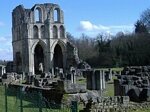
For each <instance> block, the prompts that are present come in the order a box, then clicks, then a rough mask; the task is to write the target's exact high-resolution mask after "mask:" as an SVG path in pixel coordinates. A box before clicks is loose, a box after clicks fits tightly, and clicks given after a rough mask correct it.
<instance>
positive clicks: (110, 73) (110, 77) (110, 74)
mask: <svg viewBox="0 0 150 112" xmlns="http://www.w3.org/2000/svg"><path fill="white" fill-rule="evenodd" d="M109 79H110V80H112V70H111V69H109Z"/></svg>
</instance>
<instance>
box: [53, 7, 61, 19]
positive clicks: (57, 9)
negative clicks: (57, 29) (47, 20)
mask: <svg viewBox="0 0 150 112" xmlns="http://www.w3.org/2000/svg"><path fill="white" fill-rule="evenodd" d="M54 22H60V9H59V8H56V9H54Z"/></svg>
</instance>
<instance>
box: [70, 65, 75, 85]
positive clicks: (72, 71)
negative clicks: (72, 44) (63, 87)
mask: <svg viewBox="0 0 150 112" xmlns="http://www.w3.org/2000/svg"><path fill="white" fill-rule="evenodd" d="M70 73H71V83H74V84H75V83H76V71H75V68H74V67H71V68H70Z"/></svg>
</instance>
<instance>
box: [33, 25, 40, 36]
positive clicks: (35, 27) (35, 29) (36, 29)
mask: <svg viewBox="0 0 150 112" xmlns="http://www.w3.org/2000/svg"><path fill="white" fill-rule="evenodd" d="M38 32H39V29H38V27H37V26H36V25H34V26H33V38H39V34H38Z"/></svg>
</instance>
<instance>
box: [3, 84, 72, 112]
mask: <svg viewBox="0 0 150 112" xmlns="http://www.w3.org/2000/svg"><path fill="white" fill-rule="evenodd" d="M17 94H18V93H17ZM16 96H17V97H16ZM22 98H23V101H22V104H23V105H22V106H23V112H39V105H38V97H37V96H33V95H31V94H30V95H28V96H24V97H22ZM20 101H21V100H20V99H19V98H18V95H16V93H14V90H13V89H11V90H10V92H9V95H8V96H7V112H21V111H20V104H21V103H20ZM5 104H6V103H5V88H4V86H0V112H5V110H6V107H5V106H6V105H5ZM40 106H41V107H42V112H70V108H69V107H63V108H62V109H57V108H56V109H49V108H46V106H45V103H43V102H42V101H40Z"/></svg>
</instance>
